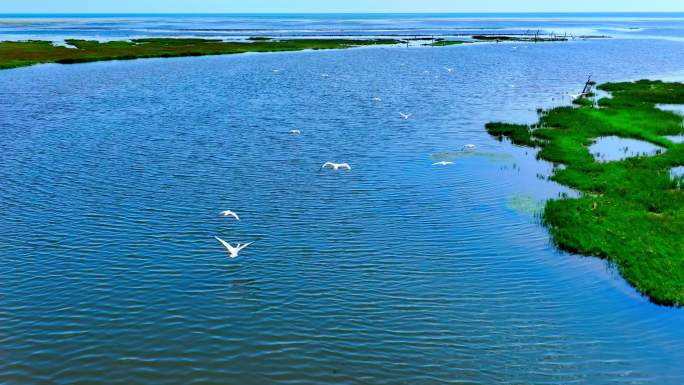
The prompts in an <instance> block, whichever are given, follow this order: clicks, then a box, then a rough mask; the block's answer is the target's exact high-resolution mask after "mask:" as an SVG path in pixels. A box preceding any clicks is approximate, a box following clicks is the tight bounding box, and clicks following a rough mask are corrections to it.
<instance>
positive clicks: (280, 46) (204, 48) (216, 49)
mask: <svg viewBox="0 0 684 385" xmlns="http://www.w3.org/2000/svg"><path fill="white" fill-rule="evenodd" d="M66 43H67V44H68V45H69V46H70V47H63V46H55V45H54V44H52V43H51V42H48V41H35V40H34V41H21V42H9V41H5V42H0V69H7V68H16V67H23V66H30V65H34V64H40V63H60V64H74V63H86V62H93V61H102V60H131V59H142V58H164V57H180V56H204V55H224V54H234V53H245V52H277V51H301V50H306V49H313V50H318V49H341V48H351V47H356V46H365V45H378V44H397V43H399V41H398V40H392V39H370V40H363V39H355V40H350V39H291V40H263V39H253V40H252V41H251V42H224V41H221V40H211V39H169V38H149V39H135V40H131V41H110V42H98V41H92V40H76V39H71V40H66Z"/></svg>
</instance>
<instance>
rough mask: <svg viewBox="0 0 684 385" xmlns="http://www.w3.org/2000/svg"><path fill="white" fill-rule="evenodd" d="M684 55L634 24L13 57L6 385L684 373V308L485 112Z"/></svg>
mask: <svg viewBox="0 0 684 385" xmlns="http://www.w3.org/2000/svg"><path fill="white" fill-rule="evenodd" d="M663 25H669V24H666V23H665V24H663ZM590 27H591V28H593V26H590ZM668 31H669V30H668ZM680 32H681V31H680ZM3 33H5V32H3ZM668 33H670V34H674V35H677V36H679V35H678V34H677V33H674V32H668ZM664 35H666V34H663V36H664ZM5 36H6V35H3V34H0V38H5ZM661 37H662V36H661ZM682 63H684V45H682V43H681V42H678V41H676V39H669V38H659V39H650V38H642V39H634V38H616V39H610V40H595V41H576V42H569V43H562V44H556V43H550V44H536V45H535V44H477V45H468V46H454V47H446V48H426V47H423V48H421V47H415V48H399V47H372V48H359V49H354V50H341V51H317V52H294V53H278V54H268V53H266V54H245V55H232V56H219V57H200V58H180V59H149V60H137V61H126V62H100V63H91V64H81V65H70V66H64V65H41V66H35V67H30V68H21V69H15V70H7V71H0V218H1V219H0V234H1V236H0V383H2V384H8V385H9V384H11V385H15V384H227V383H234V384H255V385H257V384H284V383H290V384H299V383H306V384H447V383H448V384H494V383H511V384H673V385H674V384H682V383H684V366H683V364H684V311H682V310H681V309H671V308H665V307H659V306H655V305H653V304H650V303H649V302H648V301H647V300H645V299H644V298H642V297H641V296H640V295H639V294H637V293H636V292H635V291H634V290H633V289H631V288H630V287H628V285H626V284H625V283H624V282H623V281H622V279H621V278H620V277H619V275H618V274H617V273H616V272H615V271H614V269H612V268H611V267H609V266H607V265H606V264H605V263H604V262H602V261H600V260H598V259H595V258H584V257H579V256H575V255H570V254H567V253H562V252H559V251H557V250H556V249H555V248H554V247H553V245H552V244H551V243H550V240H549V236H548V233H547V231H546V230H545V229H544V227H543V226H541V225H540V224H539V223H538V220H537V219H536V218H535V217H534V216H533V215H531V214H529V213H528V212H527V211H526V210H520V209H519V208H518V207H517V206H516V207H511V205H510V204H509V202H511V201H512V200H513V201H516V202H520V200H521V199H519V197H530V199H531V200H543V199H547V198H552V197H557V196H558V194H560V193H564V192H565V193H572V192H571V191H569V190H567V189H565V188H563V187H562V186H558V185H555V184H553V183H550V182H547V181H545V180H544V179H543V178H539V177H538V175H543V176H546V175H549V173H550V172H551V167H550V166H549V165H548V164H545V163H539V162H537V161H536V160H535V154H534V153H533V152H532V151H529V150H525V149H522V148H517V147H514V146H511V145H510V144H507V143H500V142H497V141H496V140H494V139H492V138H490V137H489V136H488V135H487V134H486V132H485V131H484V127H483V126H484V124H485V123H486V122H488V121H493V120H505V121H514V122H528V123H529V122H534V121H535V120H536V111H535V110H536V108H538V107H543V108H548V107H552V106H555V105H567V104H569V103H570V99H569V98H568V97H567V96H565V95H566V94H568V93H577V92H579V91H580V90H581V88H582V86H583V83H584V81H586V79H587V76H588V75H589V74H591V75H593V78H594V79H596V80H597V81H599V82H605V81H618V80H619V81H622V80H634V79H639V78H645V77H648V78H665V79H669V80H682V79H684V67H683V66H682ZM445 68H453V71H452V72H449V71H447V70H446V69H445ZM274 70H278V71H277V72H274ZM324 74H326V75H328V76H327V77H326V76H323V75H324ZM373 97H379V98H381V99H382V100H381V101H373V100H372V98H373ZM399 112H405V113H412V114H413V116H412V117H411V118H410V119H408V120H404V119H401V117H400V116H399ZM292 129H299V130H301V135H299V136H292V135H289V134H288V131H290V130H292ZM469 143H472V144H476V145H477V146H478V149H477V151H476V152H475V153H474V154H471V155H468V156H464V154H463V153H461V152H460V150H461V148H462V146H463V145H464V144H469ZM447 158H448V159H450V160H452V161H453V162H454V164H453V165H450V166H447V167H438V166H432V164H433V163H434V162H436V161H437V160H442V159H447ZM326 161H334V162H348V163H350V164H351V166H352V171H351V172H337V173H335V172H330V171H320V170H319V167H320V166H321V164H323V163H324V162H326ZM532 203H534V202H532ZM226 209H232V210H234V211H236V212H238V213H239V214H240V216H241V219H242V220H241V221H240V222H236V221H233V220H229V219H226V218H221V217H219V215H218V213H219V212H220V211H222V210H226ZM214 236H220V237H222V238H224V239H226V240H228V241H231V242H237V241H240V242H248V241H256V242H255V243H254V244H253V245H252V246H250V247H249V248H247V249H245V250H244V251H243V253H242V254H241V255H240V257H239V258H238V259H234V260H229V259H228V258H227V256H226V254H225V251H224V250H223V248H222V247H221V245H220V244H218V242H216V241H215V240H214V238H213V237H214Z"/></svg>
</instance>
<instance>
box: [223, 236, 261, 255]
mask: <svg viewBox="0 0 684 385" xmlns="http://www.w3.org/2000/svg"><path fill="white" fill-rule="evenodd" d="M214 238H216V240H217V241H219V242H221V244H222V245H223V247H225V248H226V250H228V256H229V257H231V258H235V257H237V256H238V254H239V253H240V251H242V249H244V248H245V247H247V246H249V245H251V244H252V243H254V242H249V243H245V244H244V245H241V244H239V243H238V244H237V246H235V247H233V246H232V245H231V244H230V243H228V242H226V241H224V240H223V239H221V238H219V237H214Z"/></svg>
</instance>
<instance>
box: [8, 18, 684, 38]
mask: <svg viewBox="0 0 684 385" xmlns="http://www.w3.org/2000/svg"><path fill="white" fill-rule="evenodd" d="M536 31H540V32H542V33H549V34H550V33H555V34H559V35H563V34H566V33H567V34H568V35H574V36H582V35H598V36H603V35H607V36H614V37H621V38H661V39H673V40H678V41H682V40H683V39H684V36H683V34H682V31H684V13H586V14H563V13H557V14H535V13H528V14H505V13H502V14H496V13H493V14H341V15H340V14H272V15H271V14H266V15H264V14H251V15H250V14H233V15H231V14H226V15H220V14H219V15H207V14H176V15H174V14H171V15H154V14H131V15H117V14H109V15H106V14H105V15H100V14H66V15H49V14H45V15H35V14H24V15H22V14H5V15H2V14H0V40H23V39H49V40H63V39H65V38H84V39H97V40H115V39H127V38H136V37H149V36H158V37H188V36H189V37H206V38H209V37H210V38H220V39H228V40H240V39H245V38H247V37H250V36H255V35H257V36H273V37H314V36H415V35H419V36H432V35H436V36H445V37H452V36H453V37H458V36H469V35H472V34H483V33H484V34H488V33H489V34H505V33H513V34H524V33H535V32H536Z"/></svg>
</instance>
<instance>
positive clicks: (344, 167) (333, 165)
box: [321, 162, 351, 171]
mask: <svg viewBox="0 0 684 385" xmlns="http://www.w3.org/2000/svg"><path fill="white" fill-rule="evenodd" d="M321 168H331V169H333V170H335V171H337V170H347V171H351V166H350V165H349V163H333V162H325V163H324V164H323V166H321Z"/></svg>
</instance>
